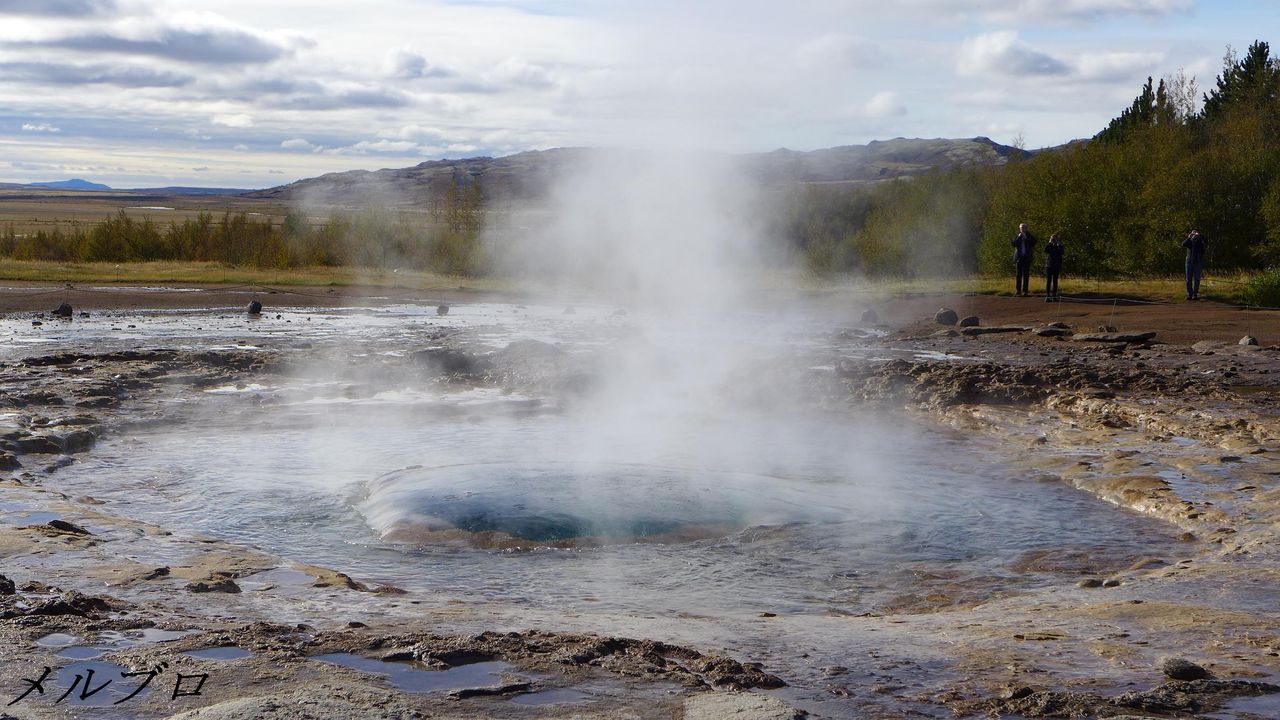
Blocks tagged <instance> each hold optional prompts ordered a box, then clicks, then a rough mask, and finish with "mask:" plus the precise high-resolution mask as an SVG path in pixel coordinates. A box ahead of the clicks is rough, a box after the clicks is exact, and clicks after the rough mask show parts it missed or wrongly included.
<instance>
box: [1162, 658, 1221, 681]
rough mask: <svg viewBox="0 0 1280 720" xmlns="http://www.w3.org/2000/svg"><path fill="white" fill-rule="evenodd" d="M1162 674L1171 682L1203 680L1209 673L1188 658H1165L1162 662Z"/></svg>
mask: <svg viewBox="0 0 1280 720" xmlns="http://www.w3.org/2000/svg"><path fill="white" fill-rule="evenodd" d="M1160 672H1162V673H1164V675H1165V677H1167V678H1169V679H1170V680H1203V679H1204V678H1207V677H1209V671H1208V670H1205V669H1204V668H1202V667H1200V666H1199V665H1197V664H1195V663H1193V662H1191V661H1190V660H1187V659H1186V658H1165V659H1164V660H1162V661H1160Z"/></svg>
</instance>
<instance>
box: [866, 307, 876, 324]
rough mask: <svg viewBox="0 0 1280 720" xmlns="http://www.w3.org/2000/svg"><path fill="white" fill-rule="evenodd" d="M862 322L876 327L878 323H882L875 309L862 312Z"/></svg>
mask: <svg viewBox="0 0 1280 720" xmlns="http://www.w3.org/2000/svg"><path fill="white" fill-rule="evenodd" d="M862 322H864V323H866V324H868V325H875V324H876V323H878V322H880V316H879V315H878V314H876V311H875V309H874V308H867V309H866V310H863V311H862Z"/></svg>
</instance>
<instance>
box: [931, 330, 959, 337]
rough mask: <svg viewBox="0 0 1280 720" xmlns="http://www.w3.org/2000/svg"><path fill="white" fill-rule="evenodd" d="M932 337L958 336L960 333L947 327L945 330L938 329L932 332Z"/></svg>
mask: <svg viewBox="0 0 1280 720" xmlns="http://www.w3.org/2000/svg"><path fill="white" fill-rule="evenodd" d="M933 337H960V333H959V332H957V331H955V330H952V329H951V328H947V329H946V330H939V331H938V332H936V333H934V334H933Z"/></svg>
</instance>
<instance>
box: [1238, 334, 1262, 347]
mask: <svg viewBox="0 0 1280 720" xmlns="http://www.w3.org/2000/svg"><path fill="white" fill-rule="evenodd" d="M1236 344H1237V345H1257V344H1258V338H1256V337H1254V336H1252V335H1245V336H1244V337H1242V338H1240V342H1238V343H1236Z"/></svg>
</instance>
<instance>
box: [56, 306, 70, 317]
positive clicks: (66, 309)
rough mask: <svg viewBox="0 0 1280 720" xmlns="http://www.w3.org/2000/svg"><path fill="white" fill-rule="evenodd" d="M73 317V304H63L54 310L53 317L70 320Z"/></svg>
mask: <svg viewBox="0 0 1280 720" xmlns="http://www.w3.org/2000/svg"><path fill="white" fill-rule="evenodd" d="M71 315H72V313H71V304H70V303H62V304H61V305H59V306H58V307H56V308H54V310H53V316H54V317H60V318H69V317H71Z"/></svg>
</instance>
